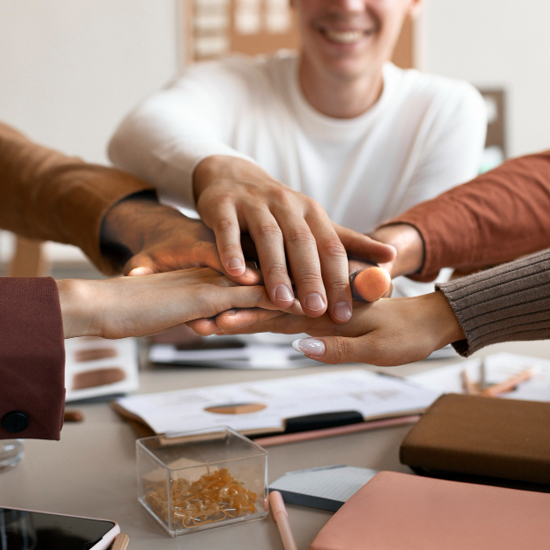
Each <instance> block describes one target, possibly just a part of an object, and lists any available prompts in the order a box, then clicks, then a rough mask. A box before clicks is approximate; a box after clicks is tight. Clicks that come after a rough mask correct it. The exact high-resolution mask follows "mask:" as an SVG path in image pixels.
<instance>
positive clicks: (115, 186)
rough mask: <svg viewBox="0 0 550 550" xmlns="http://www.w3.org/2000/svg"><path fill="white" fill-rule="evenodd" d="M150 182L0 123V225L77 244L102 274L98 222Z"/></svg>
mask: <svg viewBox="0 0 550 550" xmlns="http://www.w3.org/2000/svg"><path fill="white" fill-rule="evenodd" d="M148 187H149V186H148V185H147V184H145V183H144V182H141V181H139V180H137V179H135V178H134V177H132V176H130V175H129V174H125V173H123V172H120V171H118V170H114V169H111V168H107V167H103V166H96V165H90V164H86V163H84V162H83V161H81V160H80V159H76V158H69V157H66V156H65V155H63V154H61V153H58V152H57V151H53V150H51V149H48V148H46V147H42V146H40V145H37V144H35V143H33V142H32V141H30V140H28V139H27V138H26V137H25V136H23V135H22V134H20V133H19V132H17V131H15V130H13V129H12V128H9V127H7V126H4V125H0V189H1V192H2V201H0V227H2V228H4V229H8V230H9V231H13V232H14V233H17V234H19V235H22V236H25V237H28V238H31V239H38V240H52V241H58V242H63V243H67V244H72V245H75V246H78V247H80V248H81V249H82V250H83V251H84V252H85V253H86V254H87V255H88V256H89V257H90V259H91V260H92V261H93V262H94V263H95V264H96V265H97V266H98V267H99V268H100V269H101V270H102V271H105V272H107V273H110V272H112V271H113V268H112V266H111V265H110V264H109V262H107V261H105V259H104V258H102V256H101V253H100V240H99V234H100V226H101V222H102V220H103V217H104V216H105V214H106V212H107V211H108V210H109V209H110V208H111V207H112V205H113V204H115V203H116V202H117V201H119V200H120V199H122V198H123V197H125V196H127V195H130V194H132V193H136V192H138V191H142V190H143V189H147V188H148Z"/></svg>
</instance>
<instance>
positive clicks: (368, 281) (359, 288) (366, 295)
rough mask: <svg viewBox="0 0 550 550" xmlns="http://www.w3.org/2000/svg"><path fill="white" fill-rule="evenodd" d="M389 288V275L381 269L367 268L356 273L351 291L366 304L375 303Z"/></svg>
mask: <svg viewBox="0 0 550 550" xmlns="http://www.w3.org/2000/svg"><path fill="white" fill-rule="evenodd" d="M390 286H391V277H390V275H389V273H388V272H387V271H386V270H385V269H382V268H381V267H369V268H368V269H365V270H364V271H360V272H359V273H357V275H356V276H355V278H354V280H353V290H354V291H355V292H356V293H357V294H358V295H359V296H360V297H361V298H363V300H365V301H366V302H376V300H379V299H380V298H382V296H384V294H385V293H386V292H387V291H388V289H389V288H390Z"/></svg>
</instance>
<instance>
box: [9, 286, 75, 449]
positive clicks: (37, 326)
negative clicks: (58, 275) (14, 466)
mask: <svg viewBox="0 0 550 550" xmlns="http://www.w3.org/2000/svg"><path fill="white" fill-rule="evenodd" d="M63 344H64V342H63V323H62V320H61V309H60V306H59V295H58V291H57V284H56V283H55V281H54V280H53V279H52V278H51V277H26V278H25V277H23V278H17V277H0V439H10V438H20V437H22V438H37V439H59V432H60V430H61V426H62V424H63V410H64V406H65V376H64V369H65V348H64V345H63Z"/></svg>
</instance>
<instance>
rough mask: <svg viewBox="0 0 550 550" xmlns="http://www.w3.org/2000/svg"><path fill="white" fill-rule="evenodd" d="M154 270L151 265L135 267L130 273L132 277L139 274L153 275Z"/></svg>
mask: <svg viewBox="0 0 550 550" xmlns="http://www.w3.org/2000/svg"><path fill="white" fill-rule="evenodd" d="M152 274H153V270H152V269H151V268H150V267H134V269H132V271H130V273H128V275H129V276H130V277H134V276H138V275H152Z"/></svg>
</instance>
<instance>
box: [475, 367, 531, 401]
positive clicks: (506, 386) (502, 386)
mask: <svg viewBox="0 0 550 550" xmlns="http://www.w3.org/2000/svg"><path fill="white" fill-rule="evenodd" d="M533 374H534V371H533V369H532V368H529V369H525V370H522V371H520V372H518V373H517V374H514V375H512V376H510V378H507V379H506V380H504V381H503V382H499V383H498V384H493V385H492V386H489V387H488V388H485V389H484V390H483V391H482V392H481V395H484V396H485V397H495V396H497V395H499V394H501V393H506V392H509V391H512V390H513V389H514V388H515V387H516V386H517V385H518V384H521V383H522V382H526V381H527V380H530V379H531V378H532V377H533Z"/></svg>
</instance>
